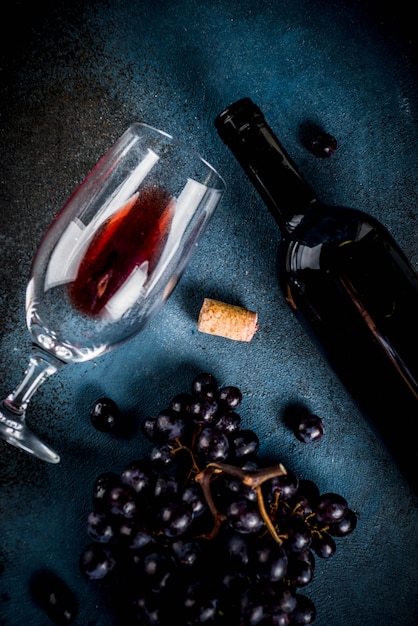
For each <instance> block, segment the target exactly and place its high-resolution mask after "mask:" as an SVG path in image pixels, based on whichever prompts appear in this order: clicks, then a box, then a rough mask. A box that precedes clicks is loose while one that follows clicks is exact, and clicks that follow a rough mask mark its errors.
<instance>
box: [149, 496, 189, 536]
mask: <svg viewBox="0 0 418 626" xmlns="http://www.w3.org/2000/svg"><path fill="white" fill-rule="evenodd" d="M158 521H159V522H160V527H161V529H162V531H163V533H164V534H165V535H166V536H167V537H177V536H178V535H182V534H184V533H185V532H186V530H187V529H188V527H189V526H190V524H191V523H192V521H193V512H192V507H191V506H190V504H188V503H187V502H184V500H180V499H173V500H168V501H167V502H165V503H164V504H163V505H162V506H161V508H160V509H159V511H158Z"/></svg>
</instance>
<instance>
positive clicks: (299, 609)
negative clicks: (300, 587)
mask: <svg viewBox="0 0 418 626" xmlns="http://www.w3.org/2000/svg"><path fill="white" fill-rule="evenodd" d="M290 616H291V624H295V625H297V626H300V625H302V626H303V625H304V626H306V624H312V622H313V621H314V620H315V617H316V608H315V605H314V603H313V602H312V600H311V599H310V598H308V597H307V596H304V595H302V594H299V593H298V594H296V608H295V610H294V611H292V613H291V614H290Z"/></svg>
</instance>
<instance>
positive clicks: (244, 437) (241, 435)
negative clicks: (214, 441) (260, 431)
mask: <svg viewBox="0 0 418 626" xmlns="http://www.w3.org/2000/svg"><path fill="white" fill-rule="evenodd" d="M230 441H231V448H232V453H233V454H234V456H235V457H238V458H242V457H248V456H252V455H255V454H257V452H258V448H259V446H260V441H259V439H258V436H257V434H256V433H255V432H254V431H253V430H250V429H244V430H239V431H237V432H236V433H234V434H233V435H232V436H231V438H230Z"/></svg>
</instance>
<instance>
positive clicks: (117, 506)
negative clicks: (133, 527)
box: [107, 484, 137, 519]
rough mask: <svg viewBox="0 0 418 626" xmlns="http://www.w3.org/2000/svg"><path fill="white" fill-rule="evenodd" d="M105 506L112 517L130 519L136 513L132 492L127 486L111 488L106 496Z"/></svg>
mask: <svg viewBox="0 0 418 626" xmlns="http://www.w3.org/2000/svg"><path fill="white" fill-rule="evenodd" d="M107 506H108V507H109V511H110V513H112V515H121V516H122V517H126V518H128V519H131V518H133V517H135V515H136V513H137V505H136V500H135V496H134V492H133V490H132V489H130V488H129V487H128V486H127V485H122V484H121V485H117V486H116V487H113V488H112V489H111V490H110V491H109V493H108V496H107Z"/></svg>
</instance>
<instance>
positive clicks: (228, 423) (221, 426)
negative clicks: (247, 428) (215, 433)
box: [214, 411, 241, 435]
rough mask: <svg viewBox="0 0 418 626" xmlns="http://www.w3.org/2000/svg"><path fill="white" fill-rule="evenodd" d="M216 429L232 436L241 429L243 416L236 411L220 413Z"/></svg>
mask: <svg viewBox="0 0 418 626" xmlns="http://www.w3.org/2000/svg"><path fill="white" fill-rule="evenodd" d="M214 427H215V428H216V430H220V431H221V432H223V433H225V435H232V434H233V433H236V432H237V431H238V430H239V429H240V427H241V416H240V415H238V413H235V411H221V412H220V413H219V412H218V414H217V419H216V422H215V424H214Z"/></svg>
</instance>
